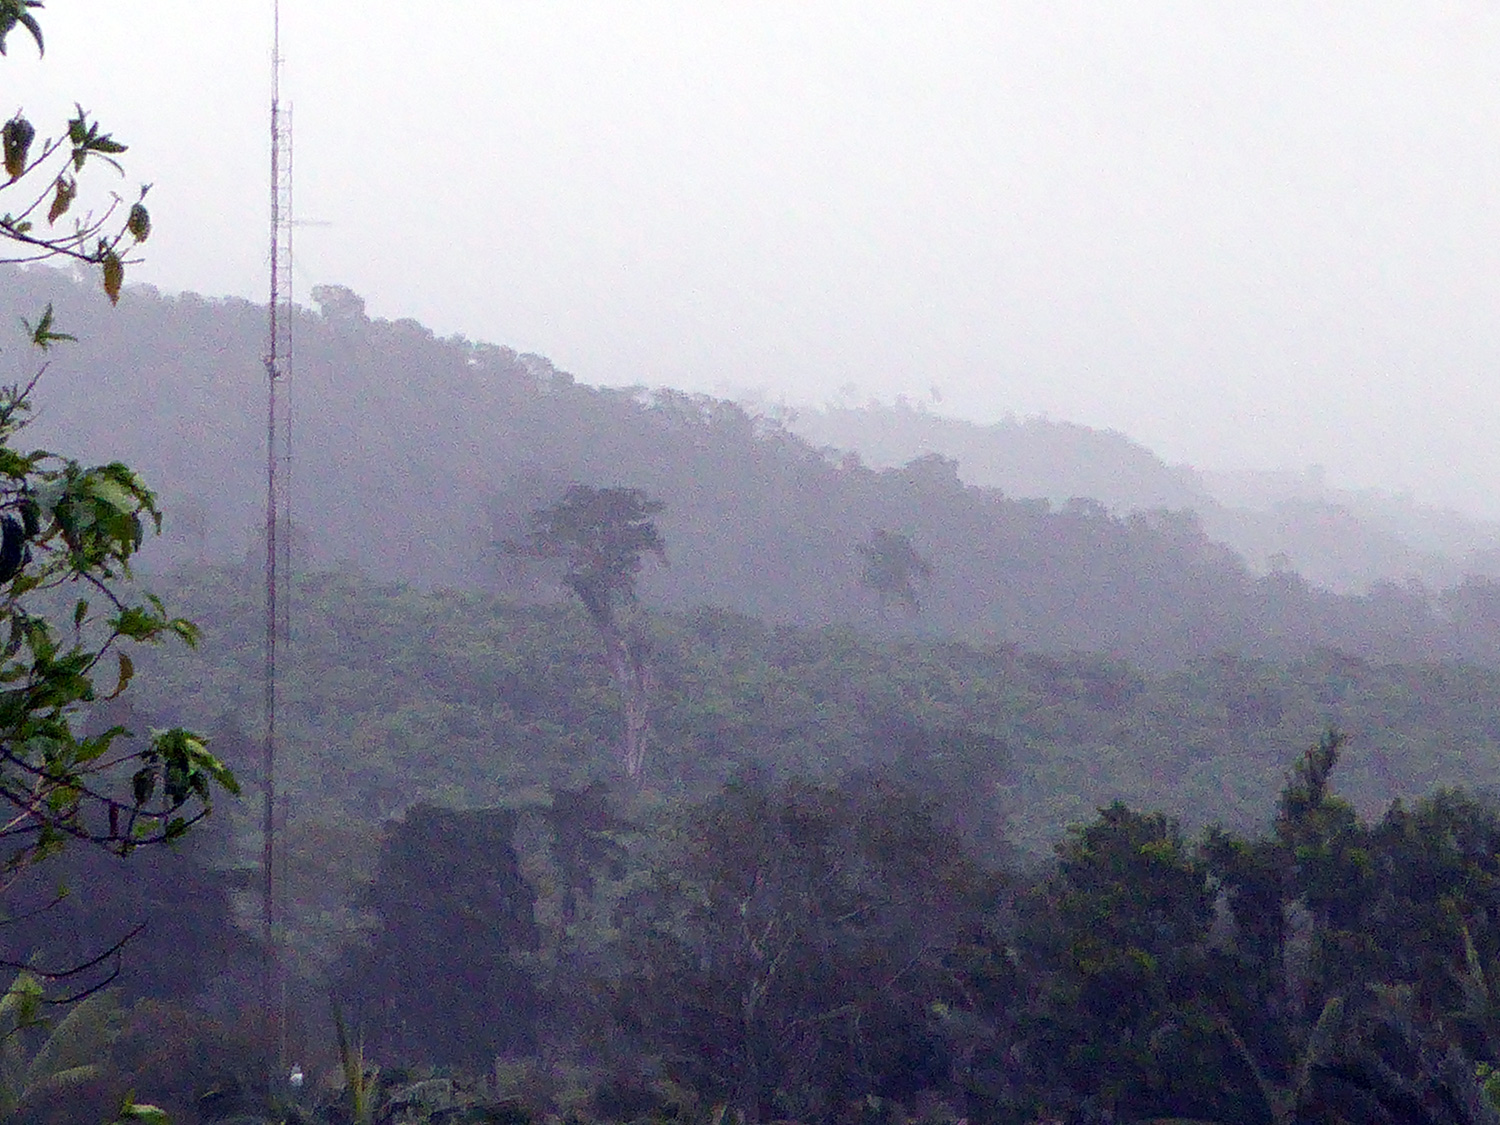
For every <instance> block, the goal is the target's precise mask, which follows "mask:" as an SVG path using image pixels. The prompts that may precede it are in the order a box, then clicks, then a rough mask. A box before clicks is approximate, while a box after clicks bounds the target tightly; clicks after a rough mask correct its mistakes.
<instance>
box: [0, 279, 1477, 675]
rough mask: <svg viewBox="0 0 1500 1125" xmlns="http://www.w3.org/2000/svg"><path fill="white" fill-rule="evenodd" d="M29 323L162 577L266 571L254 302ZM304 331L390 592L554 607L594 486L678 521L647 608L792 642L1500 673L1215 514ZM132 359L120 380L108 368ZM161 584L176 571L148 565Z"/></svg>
mask: <svg viewBox="0 0 1500 1125" xmlns="http://www.w3.org/2000/svg"><path fill="white" fill-rule="evenodd" d="M0 284H4V285H6V286H9V287H10V288H9V289H8V290H7V291H6V292H5V293H3V294H0V296H3V297H4V298H5V299H6V300H7V301H8V302H10V303H12V304H14V305H16V306H17V307H31V306H33V305H35V304H36V303H37V302H38V301H42V300H44V299H51V300H54V301H55V303H56V307H57V316H58V321H59V323H60V324H62V325H64V326H65V327H66V328H68V329H73V330H76V334H78V335H80V336H82V337H83V339H82V341H81V342H80V343H79V344H77V345H76V346H70V347H69V348H68V349H66V350H65V351H61V352H59V353H58V354H57V357H56V359H55V360H54V361H53V365H52V367H51V369H50V370H49V371H48V373H47V377H46V378H47V384H46V389H47V396H48V406H47V410H46V411H45V412H44V415H43V418H42V421H41V423H40V425H39V427H38V434H39V436H40V437H42V438H43V439H44V440H48V441H55V442H57V443H66V444H68V445H70V446H73V447H78V448H80V449H81V450H83V451H84V452H85V453H86V454H89V455H92V456H96V457H101V458H103V457H115V456H119V457H123V458H124V459H126V460H127V461H128V462H130V463H131V464H133V465H137V466H139V468H140V469H141V471H142V472H143V473H144V474H145V475H146V476H147V478H148V479H150V480H152V481H153V482H155V483H157V485H158V487H159V488H160V490H161V491H162V493H163V494H164V496H165V498H166V507H167V510H168V512H169V513H172V514H171V516H170V517H169V522H168V535H167V540H166V542H165V543H164V544H154V545H153V547H152V550H153V551H154V552H156V553H155V554H154V555H150V556H148V558H154V559H155V564H154V565H156V566H158V567H161V566H165V565H168V564H170V563H171V562H172V561H174V560H179V561H180V560H191V559H194V558H202V559H218V560H221V561H232V560H237V559H243V558H244V557H245V556H246V555H247V554H250V553H253V552H254V551H255V550H256V548H255V543H256V541H257V540H256V535H257V534H258V531H257V529H258V527H259V520H260V518H261V517H260V509H259V503H260V501H259V497H260V495H261V492H262V486H263V482H262V466H261V465H260V463H259V460H258V458H259V457H260V456H261V454H260V450H261V448H262V443H263V440H264V439H263V435H262V426H263V420H262V417H261V412H260V408H259V407H257V406H256V405H255V404H256V403H258V402H259V401H260V396H261V395H262V393H263V373H262V371H261V368H260V366H259V364H260V360H259V352H258V347H259V334H260V314H259V313H258V312H257V310H256V308H255V307H254V306H253V305H251V304H249V303H246V302H238V301H223V302H219V301H208V300H204V299H202V298H197V297H192V296H182V297H163V296H159V295H155V294H153V293H151V292H149V291H136V292H133V293H132V294H130V295H129V296H128V297H127V299H126V300H125V301H124V302H122V305H121V307H120V308H119V309H118V310H115V312H114V313H112V314H111V315H110V316H108V317H101V316H99V315H97V312H98V305H99V303H100V302H102V298H98V297H96V296H94V295H92V294H90V293H89V292H88V291H87V290H86V289H84V288H82V287H79V286H74V285H72V284H71V283H70V282H68V281H66V280H65V279H63V278H61V277H60V276H59V275H57V274H53V273H48V272H45V271H34V272H32V273H24V274H23V273H17V272H14V271H12V272H10V273H7V274H5V275H4V276H3V278H0ZM321 296H322V298H323V309H324V313H323V314H321V315H320V314H313V313H300V314H299V315H298V317H297V325H296V339H297V356H298V358H297V361H296V365H295V370H296V374H295V376H294V385H293V392H292V393H293V396H294V399H295V403H296V406H295V420H294V439H293V445H294V449H295V454H294V470H293V472H294V486H293V492H294V501H293V518H294V521H295V522H296V523H297V525H298V533H297V535H296V544H297V554H298V557H299V559H300V560H301V563H302V564H303V565H304V566H306V567H309V568H316V567H318V566H326V565H329V564H330V563H332V562H334V561H337V560H344V561H347V562H349V563H351V564H352V565H354V566H356V567H358V568H359V569H360V570H361V571H362V572H363V573H365V574H367V575H368V576H370V577H371V578H372V579H375V580H378V581H385V580H401V581H410V582H415V583H417V584H419V585H421V586H424V587H427V588H436V587H442V586H454V587H460V588H467V589H473V590H487V591H499V592H508V593H511V594H515V595H517V596H522V597H550V596H552V593H553V591H552V587H551V586H550V585H549V584H548V583H546V582H542V581H539V580H538V578H537V576H536V575H535V574H534V573H529V572H527V571H525V570H524V569H518V568H517V565H516V561H515V560H514V559H509V558H506V557H505V556H504V555H503V553H502V552H501V551H500V550H499V548H498V544H499V543H500V542H501V541H503V540H506V539H508V538H512V537H514V536H515V535H516V534H518V532H519V530H520V529H521V527H522V526H523V524H524V520H525V518H526V516H527V514H528V513H529V512H531V511H532V510H533V509H535V508H536V507H538V506H539V505H541V504H545V503H548V502H550V501H552V500H554V499H556V498H557V497H558V496H559V495H560V494H561V493H562V491H563V489H564V488H565V487H566V486H567V485H568V484H570V483H574V482H581V483H584V484H589V485H596V486H607V485H623V486H629V487H635V488H639V489H642V490H643V491H644V492H645V493H646V494H648V495H649V496H651V497H653V498H655V499H659V500H661V501H662V502H664V504H665V511H664V512H663V513H662V515H661V516H660V519H659V524H660V527H661V530H662V533H663V535H664V537H665V540H666V544H667V556H668V560H669V563H670V565H669V566H666V567H658V568H655V569H652V570H650V571H648V572H647V573H646V574H645V576H644V578H643V582H642V593H643V596H644V597H645V598H646V599H647V601H648V602H650V603H653V604H657V605H661V606H665V607H670V608H675V609H680V610H686V609H690V608H692V607H695V606H700V605H715V606H721V607H724V608H728V609H732V610H735V611H737V612H742V613H747V614H750V615H752V616H756V617H758V618H761V619H763V620H766V621H768V622H773V623H784V624H793V625H798V626H804V627H805V626H817V625H823V624H832V623H839V622H844V623H854V624H857V625H859V626H860V627H862V628H867V629H870V630H873V631H875V632H879V633H896V634H905V635H925V636H952V637H961V638H965V639H968V640H972V641H980V642H987V643H988V642H1009V643H1014V644H1018V645H1020V646H1021V647H1023V648H1025V649H1028V650H1043V651H1051V652H1065V651H1070V650H1075V649H1079V650H1086V651H1093V652H1102V653H1109V654H1112V655H1114V656H1117V657H1120V658H1122V659H1129V660H1131V661H1134V662H1138V663H1141V664H1143V665H1145V666H1148V667H1156V668H1166V667H1171V666H1174V665H1176V664H1180V663H1181V662H1183V661H1185V660H1190V659H1194V658H1198V657H1205V656H1211V655H1214V654H1215V653H1218V652H1220V651H1226V650H1227V651H1232V652H1237V653H1240V654H1242V655H1247V656H1263V657H1275V658H1281V657H1288V656H1294V655H1296V654H1300V653H1306V652H1310V651H1312V650H1314V649H1316V648H1318V647H1334V648H1339V649H1342V650H1345V651H1349V652H1352V653H1356V654H1359V655H1363V656H1366V657H1369V658H1371V659H1378V660H1416V659H1435V658H1458V659H1467V660H1478V661H1482V662H1492V661H1494V660H1495V659H1496V654H1497V653H1500V613H1497V612H1496V611H1495V609H1494V607H1495V606H1496V605H1497V604H1500V601H1497V599H1496V598H1495V596H1494V592H1493V591H1492V589H1491V587H1490V586H1489V585H1488V584H1486V583H1484V582H1481V581H1473V582H1469V583H1467V584H1465V585H1461V586H1458V587H1456V588H1453V589H1451V590H1449V591H1447V592H1445V593H1443V594H1441V595H1438V596H1433V595H1429V594H1428V593H1426V592H1423V591H1420V590H1413V589H1409V588H1404V587H1396V586H1382V587H1378V588H1376V589H1375V590H1374V591H1373V592H1372V593H1371V594H1370V595H1368V596H1362V597H1336V596H1334V595H1332V594H1330V593H1327V592H1325V591H1321V590H1319V589H1316V588H1314V587H1312V586H1310V585H1309V584H1308V583H1306V582H1304V581H1303V580H1301V579H1300V578H1299V577H1297V576H1296V575H1295V574H1293V573H1288V572H1280V571H1279V572H1276V573H1273V574H1270V575H1268V576H1262V577H1256V576H1255V575H1254V574H1252V573H1251V572H1250V571H1249V570H1248V569H1247V567H1246V566H1245V565H1244V563H1243V562H1242V561H1241V560H1240V559H1239V558H1238V557H1236V556H1235V555H1234V554H1233V553H1232V552H1231V551H1229V550H1228V549H1227V548H1225V547H1222V546H1219V545H1218V544H1215V543H1214V542H1212V541H1211V540H1210V539H1209V537H1208V536H1207V535H1206V534H1205V532H1204V530H1203V528H1202V526H1201V525H1200V523H1199V522H1198V520H1197V519H1196V517H1194V516H1193V515H1191V514H1189V513H1167V512H1164V511H1147V512H1137V513H1133V514H1131V515H1128V516H1118V515H1115V514H1113V513H1111V512H1110V511H1109V510H1107V508H1106V507H1105V506H1104V505H1102V504H1101V503H1099V502H1097V501H1092V500H1078V501H1072V502H1069V503H1068V504H1065V505H1063V506H1062V507H1061V508H1054V507H1052V506H1051V505H1049V504H1048V503H1047V502H1046V501H1042V500H1022V499H1014V498H1011V497H1009V496H1007V495H1005V494H1004V493H1002V492H1000V491H998V490H995V489H986V488H977V487H969V486H965V485H964V484H963V482H962V481H961V480H960V478H959V475H958V472H957V468H956V465H955V463H954V462H952V461H949V460H945V459H943V458H941V457H937V456H929V457H925V458H920V459H918V460H916V461H913V462H911V463H910V464H907V465H905V466H902V467H899V468H892V469H885V470H879V471H877V470H874V469H871V468H867V467H865V466H863V465H862V464H860V463H859V462H858V461H857V460H851V459H845V460H842V461H838V460H830V459H829V458H827V457H825V456H824V455H823V454H821V453H820V452H818V451H817V450H815V449H813V448H812V447H811V446H809V445H807V444H806V443H805V442H803V441H802V440H801V439H799V438H797V437H795V436H793V435H791V434H790V433H788V432H787V431H785V430H784V429H782V428H781V427H780V426H779V425H777V424H776V423H774V422H772V421H769V420H767V419H764V418H759V417H756V416H752V415H750V414H748V413H747V412H746V411H744V410H743V409H741V408H740V407H737V406H735V405H733V404H731V403H727V402H723V401H719V400H713V399H707V398H701V397H695V396H687V395H682V394H678V393H675V392H654V393H650V394H647V393H645V392H635V391H628V390H608V389H600V388H594V387H588V386H584V385H581V384H578V383H576V382H574V381H573V380H572V379H571V378H570V377H568V376H567V375H565V374H562V373H560V372H557V371H556V370H554V369H553V368H552V367H551V365H550V364H548V363H547V362H546V361H545V360H542V359H540V358H538V357H534V356H518V355H516V354H515V353H513V352H510V351H508V350H507V349H504V348H500V347H494V346H490V345H476V344H472V343H469V342H467V341H463V340H438V339H435V338H434V337H433V336H432V334H431V333H430V332H428V331H427V330H426V329H424V328H422V327H421V326H420V325H418V324H416V323H414V322H411V321H400V322H396V323H387V322H380V321H374V322H372V321H369V320H367V319H365V317H364V316H363V313H362V305H361V303H360V302H359V300H358V298H357V297H355V296H354V295H353V294H350V293H349V292H348V291H346V290H324V291H322V292H321ZM106 357H108V358H106ZM882 530H887V531H891V532H895V533H899V534H901V535H904V536H907V537H909V539H910V541H911V542H912V543H913V544H914V546H915V548H916V550H917V551H918V552H920V554H921V556H922V557H924V558H925V559H927V560H928V561H929V562H930V563H931V565H932V568H933V577H932V580H931V582H930V583H929V584H927V585H926V586H925V588H924V589H923V590H922V591H921V599H920V603H921V612H920V613H915V614H913V613H908V612H905V611H902V610H900V609H899V607H898V608H897V610H896V611H894V612H893V611H892V610H891V608H890V607H888V606H886V605H883V604H882V603H881V602H880V600H879V599H878V598H877V597H875V596H873V594H872V593H871V591H870V590H868V589H866V588H864V587H863V586H862V584H861V581H860V579H861V569H862V568H861V555H860V548H861V546H862V545H867V544H868V543H869V542H870V541H871V539H872V537H873V536H875V535H876V534H877V533H878V532H880V531H882ZM148 565H149V564H148Z"/></svg>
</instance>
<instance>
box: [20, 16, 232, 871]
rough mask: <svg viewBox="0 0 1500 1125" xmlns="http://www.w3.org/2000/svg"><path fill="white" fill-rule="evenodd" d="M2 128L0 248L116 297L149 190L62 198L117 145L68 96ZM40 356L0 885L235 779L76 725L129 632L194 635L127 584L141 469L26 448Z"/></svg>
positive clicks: (144, 231)
mask: <svg viewBox="0 0 1500 1125" xmlns="http://www.w3.org/2000/svg"><path fill="white" fill-rule="evenodd" d="M41 6H42V5H41V3H40V0H0V54H3V53H4V51H5V47H6V45H7V43H6V37H7V36H8V34H9V33H10V32H11V31H13V30H15V29H16V28H17V27H20V28H23V29H24V30H25V31H26V32H27V33H29V34H30V36H31V38H32V40H33V41H34V42H35V45H36V47H37V50H38V51H40V50H41V49H42V32H41V28H40V27H39V25H38V23H37V19H36V14H35V13H36V11H37V9H39V8H41ZM0 139H3V149H4V152H3V155H4V176H5V178H4V179H3V181H0V261H5V262H22V261H33V262H34V261H43V260H49V259H63V260H72V261H75V262H80V263H84V264H86V265H89V266H91V267H94V268H97V269H98V270H99V271H100V276H101V280H102V284H103V288H104V291H105V293H106V294H107V295H108V296H109V298H110V300H111V301H112V302H113V301H117V300H118V299H119V296H120V287H121V285H122V283H123V280H124V270H125V264H126V262H127V261H128V260H129V255H130V253H131V252H132V251H133V250H134V249H135V248H136V247H137V246H138V245H139V244H140V243H141V242H144V241H145V240H146V238H147V237H148V236H149V235H150V233H151V219H150V216H149V215H148V214H147V212H146V208H145V206H144V205H143V204H142V203H141V201H140V200H141V198H143V197H144V195H145V189H141V191H140V192H139V195H138V197H137V199H136V201H135V202H134V203H132V204H130V205H129V206H128V207H126V206H125V205H124V204H123V202H122V201H121V200H120V198H119V197H118V196H115V195H113V193H108V194H107V196H106V199H105V201H104V202H103V203H102V204H101V206H100V208H97V209H89V208H88V207H86V206H84V205H82V204H80V205H78V207H76V208H75V203H76V201H77V200H78V199H79V194H80V180H81V179H82V178H84V177H85V176H86V175H87V174H88V173H90V172H92V171H94V170H96V169H98V168H99V167H100V166H101V165H105V166H108V167H111V168H113V169H114V170H115V171H116V172H120V173H121V174H123V169H121V167H120V164H119V162H118V161H117V160H116V159H115V158H116V157H117V156H119V155H120V154H121V153H123V152H124V151H125V146H124V145H122V144H120V143H119V142H118V141H115V140H114V139H112V138H111V137H110V135H109V134H107V133H102V132H101V131H100V128H99V125H98V123H97V122H94V121H91V120H90V119H89V117H88V115H87V113H85V112H84V111H83V110H82V109H81V108H80V109H79V110H78V111H77V113H76V115H75V116H74V117H73V118H72V119H71V120H69V121H68V122H67V123H66V125H65V127H64V128H63V129H62V130H61V131H59V133H58V134H57V135H56V136H54V137H47V138H42V139H38V136H37V131H36V128H35V127H34V126H33V125H32V124H31V122H30V121H29V120H28V119H27V118H26V116H25V114H24V112H18V113H17V114H16V115H15V116H14V117H12V118H11V119H10V120H9V121H6V122H5V123H4V125H3V127H0ZM22 324H23V325H24V326H25V329H26V335H27V337H28V338H29V343H30V346H32V347H34V348H35V349H37V351H38V352H39V353H45V352H46V351H47V350H48V349H49V348H51V347H53V346H55V345H56V344H57V343H58V342H60V341H63V340H68V339H71V337H69V336H67V335H66V334H65V333H63V332H61V331H59V330H58V329H57V327H56V326H55V325H54V322H53V318H52V310H51V307H50V306H49V307H48V308H47V309H45V310H43V311H41V313H40V315H38V316H37V318H36V320H35V323H28V322H27V321H25V320H24V319H23V320H22ZM45 366H46V365H45V363H39V364H38V369H37V371H36V373H35V374H34V375H33V376H32V377H31V378H30V379H29V381H27V382H24V383H17V384H14V385H11V386H5V387H0V888H3V886H4V885H5V883H4V876H5V875H6V874H14V873H15V872H16V871H18V870H19V869H20V868H22V867H24V866H26V865H28V864H30V863H32V862H34V861H35V860H37V859H38V858H40V857H42V856H45V855H46V854H48V853H50V852H52V851H55V850H56V849H57V848H59V847H61V846H63V845H64V844H65V843H67V842H68V841H69V840H81V841H87V842H89V843H92V844H95V845H99V846H102V847H106V848H109V849H111V850H113V851H116V852H119V853H121V854H124V853H126V852H128V851H130V850H131V849H132V848H134V847H136V846H138V845H140V844H146V843H153V842H157V841H162V840H168V839H172V838H174V837H176V836H179V835H180V834H181V833H182V832H184V831H185V830H186V829H187V827H188V826H189V825H190V824H192V823H193V821H195V820H197V819H198V818H199V817H201V816H203V815H204V814H205V813H206V812H207V811H208V808H209V805H210V802H211V800H212V797H213V795H214V791H215V789H216V788H223V789H227V790H230V791H236V785H235V781H234V778H233V777H232V776H231V774H230V773H229V771H228V770H227V769H226V768H225V767H224V766H223V765H222V764H221V763H220V762H219V761H218V760H217V759H216V758H215V757H214V756H213V755H212V754H210V753H209V752H208V749H207V747H206V745H205V743H204V741H203V740H202V739H201V738H200V737H198V736H197V735H195V734H193V733H192V732H190V731H186V730H182V729H172V730H163V731H155V732H152V734H151V735H150V736H149V737H148V738H145V739H143V740H140V741H133V740H132V738H131V735H130V732H127V731H126V730H124V729H123V728H120V727H113V728H111V729H109V730H105V731H103V732H101V733H99V734H95V735H84V734H83V733H81V732H80V726H81V724H80V719H81V717H82V715H83V714H84V713H85V712H86V711H87V709H88V705H89V704H91V703H96V702H100V701H103V700H107V699H112V698H114V697H116V696H118V695H119V694H120V693H121V692H123V691H124V690H125V689H126V687H127V686H128V685H129V683H130V680H131V677H132V675H133V674H134V665H133V663H132V661H131V658H130V654H129V648H130V646H131V645H133V644H140V643H154V642H159V641H163V640H166V639H169V638H177V639H180V640H183V641H186V642H187V643H189V644H191V643H194V642H195V640H196V638H197V631H196V630H195V628H194V627H193V625H192V624H191V623H190V622H188V621H184V620H182V619H180V618H175V617H172V616H170V615H169V614H168V613H167V611H166V609H165V607H164V606H163V605H162V603H161V601H160V600H159V599H157V598H156V597H154V596H151V595H149V594H144V593H142V592H140V591H139V590H138V589H137V588H136V587H135V586H134V585H133V582H132V575H131V568H130V563H131V560H132V558H133V557H134V555H135V553H136V552H137V551H138V550H139V549H140V548H141V545H142V543H143V542H144V540H145V536H146V533H147V531H148V530H150V531H153V532H155V531H159V530H160V528H161V512H160V510H159V509H158V507H157V503H156V497H155V495H154V494H153V493H152V492H151V490H150V489H149V488H147V487H146V485H145V483H144V482H143V481H142V480H141V478H140V477H139V476H137V475H136V473H135V472H134V471H133V470H131V469H130V468H129V467H128V466H126V465H123V464H119V463H112V464H107V465H94V466H89V465H84V464H81V463H80V462H78V461H77V460H74V459H73V458H70V457H66V456H63V455H59V454H56V453H52V452H49V451H47V450H40V449H38V450H28V449H25V448H24V447H22V446H21V444H20V442H21V438H22V435H23V433H24V431H25V429H26V426H27V424H28V421H29V419H30V415H31V410H32V395H33V392H34V391H35V388H36V385H37V382H38V380H39V379H40V377H41V372H42V370H43V369H45Z"/></svg>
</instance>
